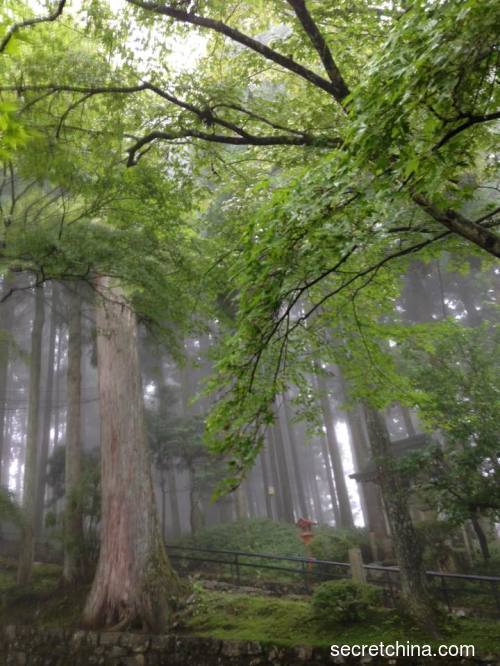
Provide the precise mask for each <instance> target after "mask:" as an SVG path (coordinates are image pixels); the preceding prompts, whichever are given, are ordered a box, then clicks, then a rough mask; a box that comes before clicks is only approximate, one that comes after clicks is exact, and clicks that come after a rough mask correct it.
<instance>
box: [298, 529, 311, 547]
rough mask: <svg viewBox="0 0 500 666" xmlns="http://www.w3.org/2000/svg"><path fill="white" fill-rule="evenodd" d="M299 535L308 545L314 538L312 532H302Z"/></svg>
mask: <svg viewBox="0 0 500 666" xmlns="http://www.w3.org/2000/svg"><path fill="white" fill-rule="evenodd" d="M299 537H300V538H301V539H302V541H303V543H304V544H305V545H306V546H308V545H309V544H310V543H311V541H312V540H313V538H314V534H313V533H312V532H301V533H300V534H299Z"/></svg>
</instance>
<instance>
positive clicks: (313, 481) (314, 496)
mask: <svg viewBox="0 0 500 666" xmlns="http://www.w3.org/2000/svg"><path fill="white" fill-rule="evenodd" d="M310 449H311V450H310V451H309V452H308V453H309V455H310V460H309V461H308V462H309V463H310V464H309V465H308V467H309V468H310V472H311V473H308V474H307V479H306V487H307V494H308V496H309V497H310V498H311V501H312V506H313V512H314V518H315V519H316V520H317V521H318V522H319V523H323V522H324V515H323V504H322V502H321V497H320V494H319V487H318V479H317V477H316V460H315V456H314V451H313V449H312V446H311V447H310ZM305 467H306V466H305ZM306 469H307V467H306Z"/></svg>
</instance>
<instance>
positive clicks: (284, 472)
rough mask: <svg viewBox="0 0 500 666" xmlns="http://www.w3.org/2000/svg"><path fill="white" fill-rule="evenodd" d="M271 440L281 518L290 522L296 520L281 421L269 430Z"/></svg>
mask: <svg viewBox="0 0 500 666" xmlns="http://www.w3.org/2000/svg"><path fill="white" fill-rule="evenodd" d="M268 433H269V441H270V443H271V460H272V467H273V477H274V478H275V481H276V484H277V486H278V492H279V493H280V496H281V501H280V504H281V511H282V514H281V516H280V519H281V520H285V521H286V522H288V523H293V522H295V517H294V513H293V498H292V488H291V486H290V476H289V474H288V465H287V461H286V455H285V445H284V443H283V437H282V436H281V428H280V424H279V423H274V424H273V425H272V426H271V427H270V428H269V430H268Z"/></svg>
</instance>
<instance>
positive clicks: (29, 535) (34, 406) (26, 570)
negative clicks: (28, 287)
mask: <svg viewBox="0 0 500 666" xmlns="http://www.w3.org/2000/svg"><path fill="white" fill-rule="evenodd" d="M43 322H44V300H43V289H42V288H40V287H38V288H36V289H35V315H34V319H33V328H32V332H31V358H30V380H29V392H28V425H27V431H26V457H25V462H24V484H23V527H22V531H21V550H20V554H19V566H18V570H17V582H18V583H19V585H26V584H27V583H28V582H29V581H30V579H31V572H32V569H33V550H34V527H35V501H36V468H37V447H38V432H39V420H40V368H41V361H42V333H43Z"/></svg>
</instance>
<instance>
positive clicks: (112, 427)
mask: <svg viewBox="0 0 500 666" xmlns="http://www.w3.org/2000/svg"><path fill="white" fill-rule="evenodd" d="M98 288H99V289H100V290H101V291H102V292H103V293H105V298H104V299H99V301H98V304H97V313H96V325H97V361H98V377H99V398H100V410H101V479H102V481H101V483H102V523H101V530H102V534H101V550H100V555H99V562H98V566H97V571H96V575H95V578H94V582H93V585H92V589H91V591H90V594H89V597H88V599H87V603H86V606H85V610H84V617H83V619H84V623H85V624H86V625H87V626H91V627H98V626H101V627H102V626H114V628H115V629H117V628H123V627H141V628H144V629H148V630H150V631H163V630H165V628H166V626H167V624H168V620H169V613H170V610H171V607H172V604H173V602H174V599H175V597H177V596H178V594H179V593H180V583H179V581H178V579H177V577H176V575H175V573H174V572H173V570H172V568H171V566H170V564H169V561H168V559H167V556H166V553H165V548H164V544H163V541H162V538H161V534H160V529H159V525H158V518H157V511H156V506H155V501H154V494H153V483H152V478H151V465H150V458H149V451H148V447H147V443H146V435H145V428H144V415H143V390H142V382H141V374H140V369H139V356H138V349H137V322H136V318H135V314H134V312H133V311H132V310H131V308H130V307H129V306H128V304H127V302H126V300H125V298H124V295H123V292H122V290H121V289H120V288H119V287H112V286H110V283H109V279H108V278H100V279H99V281H98Z"/></svg>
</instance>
